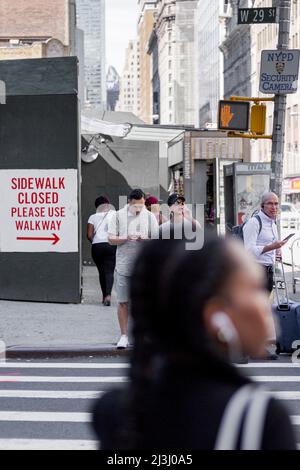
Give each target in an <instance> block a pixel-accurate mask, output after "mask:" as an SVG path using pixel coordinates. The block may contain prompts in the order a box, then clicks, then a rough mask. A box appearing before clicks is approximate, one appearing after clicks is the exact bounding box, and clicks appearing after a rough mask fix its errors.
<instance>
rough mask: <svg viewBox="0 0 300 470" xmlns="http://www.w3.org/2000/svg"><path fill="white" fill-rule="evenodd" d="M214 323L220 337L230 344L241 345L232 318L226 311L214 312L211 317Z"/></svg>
mask: <svg viewBox="0 0 300 470" xmlns="http://www.w3.org/2000/svg"><path fill="white" fill-rule="evenodd" d="M211 322H212V325H213V326H214V327H215V328H216V329H217V330H218V336H219V339H220V340H221V341H222V342H225V343H228V344H229V345H230V344H231V345H234V344H235V345H239V343H240V338H239V334H238V332H237V329H236V328H235V326H234V324H233V323H232V321H231V319H230V318H229V316H228V315H227V314H226V313H225V312H217V313H214V314H213V315H212V317H211Z"/></svg>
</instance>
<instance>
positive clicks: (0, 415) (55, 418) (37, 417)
mask: <svg viewBox="0 0 300 470" xmlns="http://www.w3.org/2000/svg"><path fill="white" fill-rule="evenodd" d="M0 421H28V422H29V421H30V422H33V421H45V422H47V423H51V422H53V423H90V422H91V414H90V413H57V412H55V413H53V412H51V413H47V412H43V413H40V412H34V411H29V412H28V411H0Z"/></svg>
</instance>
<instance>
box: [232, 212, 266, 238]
mask: <svg viewBox="0 0 300 470" xmlns="http://www.w3.org/2000/svg"><path fill="white" fill-rule="evenodd" d="M253 217H255V218H256V219H257V220H258V223H259V232H258V235H259V234H260V232H261V229H262V221H261V218H260V217H259V215H258V214H256V215H254V216H253ZM247 222H248V220H246V222H243V223H242V224H240V225H235V226H234V227H232V229H231V235H232V236H233V237H235V238H238V239H239V240H241V241H242V242H244V232H243V229H244V227H245V225H246V223H247Z"/></svg>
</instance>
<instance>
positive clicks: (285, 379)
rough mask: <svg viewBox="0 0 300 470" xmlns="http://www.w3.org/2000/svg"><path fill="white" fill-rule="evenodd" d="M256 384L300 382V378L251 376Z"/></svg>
mask: <svg viewBox="0 0 300 470" xmlns="http://www.w3.org/2000/svg"><path fill="white" fill-rule="evenodd" d="M249 377H251V379H252V380H254V381H255V382H300V376H293V375H250V376H249Z"/></svg>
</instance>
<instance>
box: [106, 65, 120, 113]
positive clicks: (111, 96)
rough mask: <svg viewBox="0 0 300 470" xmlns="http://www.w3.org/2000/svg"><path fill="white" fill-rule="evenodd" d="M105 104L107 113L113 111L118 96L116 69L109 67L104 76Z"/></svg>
mask: <svg viewBox="0 0 300 470" xmlns="http://www.w3.org/2000/svg"><path fill="white" fill-rule="evenodd" d="M106 91H107V96H106V103H107V110H108V111H115V110H116V104H117V102H118V101H119V96H120V76H119V74H118V72H117V71H116V69H115V68H114V67H113V66H112V65H110V66H109V67H108V71H107V75H106Z"/></svg>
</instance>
